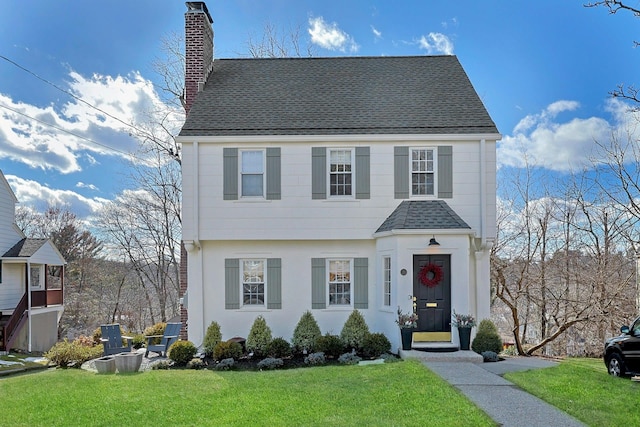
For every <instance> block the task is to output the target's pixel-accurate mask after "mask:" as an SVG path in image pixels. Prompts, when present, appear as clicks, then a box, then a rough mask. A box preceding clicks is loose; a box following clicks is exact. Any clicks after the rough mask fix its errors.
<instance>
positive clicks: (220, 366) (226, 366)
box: [213, 357, 236, 371]
mask: <svg viewBox="0 0 640 427" xmlns="http://www.w3.org/2000/svg"><path fill="white" fill-rule="evenodd" d="M235 363H236V362H235V360H233V358H231V357H230V358H228V359H222V360H221V361H220V362H219V363H217V364H216V365H215V366H214V367H213V369H214V370H216V371H229V370H231V369H232V368H233V365H234V364H235Z"/></svg>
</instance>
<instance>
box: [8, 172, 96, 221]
mask: <svg viewBox="0 0 640 427" xmlns="http://www.w3.org/2000/svg"><path fill="white" fill-rule="evenodd" d="M5 178H7V181H8V182H9V185H10V186H11V189H12V190H13V192H14V193H15V194H16V198H17V199H18V201H19V202H20V204H21V205H26V206H34V207H36V208H37V209H44V208H46V207H47V206H63V207H66V208H68V209H69V211H71V212H73V213H74V214H76V215H77V216H78V217H80V218H84V217H88V216H91V215H94V214H95V213H96V212H98V211H99V210H100V208H101V207H102V206H103V205H104V204H105V203H107V202H108V200H107V199H103V198H99V197H95V198H87V197H84V196H82V195H80V194H78V193H76V192H74V191H70V190H58V189H53V188H49V187H47V186H45V185H42V184H40V183H39V182H36V181H32V180H28V179H23V178H20V177H17V176H14V175H6V177H5ZM43 203H46V204H47V206H41V205H42V204H43Z"/></svg>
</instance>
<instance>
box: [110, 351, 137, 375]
mask: <svg viewBox="0 0 640 427" xmlns="http://www.w3.org/2000/svg"><path fill="white" fill-rule="evenodd" d="M142 356H143V354H142V353H133V352H132V353H119V354H116V355H115V357H114V358H115V362H116V369H117V370H118V372H120V373H121V374H124V373H127V372H138V370H139V369H140V365H141V364H142Z"/></svg>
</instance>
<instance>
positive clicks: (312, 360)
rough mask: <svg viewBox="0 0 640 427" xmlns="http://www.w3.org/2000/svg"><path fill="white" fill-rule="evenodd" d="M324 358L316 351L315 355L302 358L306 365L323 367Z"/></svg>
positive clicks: (322, 354)
mask: <svg viewBox="0 0 640 427" xmlns="http://www.w3.org/2000/svg"><path fill="white" fill-rule="evenodd" d="M326 361H327V360H326V358H325V357H324V353H323V352H321V351H318V352H316V353H311V354H310V355H308V356H307V357H305V358H304V363H306V364H307V365H312V366H314V365H324V364H325V363H326Z"/></svg>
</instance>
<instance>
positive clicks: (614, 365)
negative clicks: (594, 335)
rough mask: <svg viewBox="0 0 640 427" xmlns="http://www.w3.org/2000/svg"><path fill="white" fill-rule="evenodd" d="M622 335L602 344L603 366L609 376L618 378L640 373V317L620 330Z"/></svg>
mask: <svg viewBox="0 0 640 427" xmlns="http://www.w3.org/2000/svg"><path fill="white" fill-rule="evenodd" d="M620 332H622V335H619V336H617V337H614V338H609V339H608V340H607V341H606V342H605V344H604V364H605V365H606V366H607V370H608V371H609V374H611V375H613V376H616V377H620V376H623V375H634V374H635V375H638V373H640V317H638V318H637V319H636V320H635V321H634V322H633V325H631V328H629V327H628V326H623V327H621V328H620Z"/></svg>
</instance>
